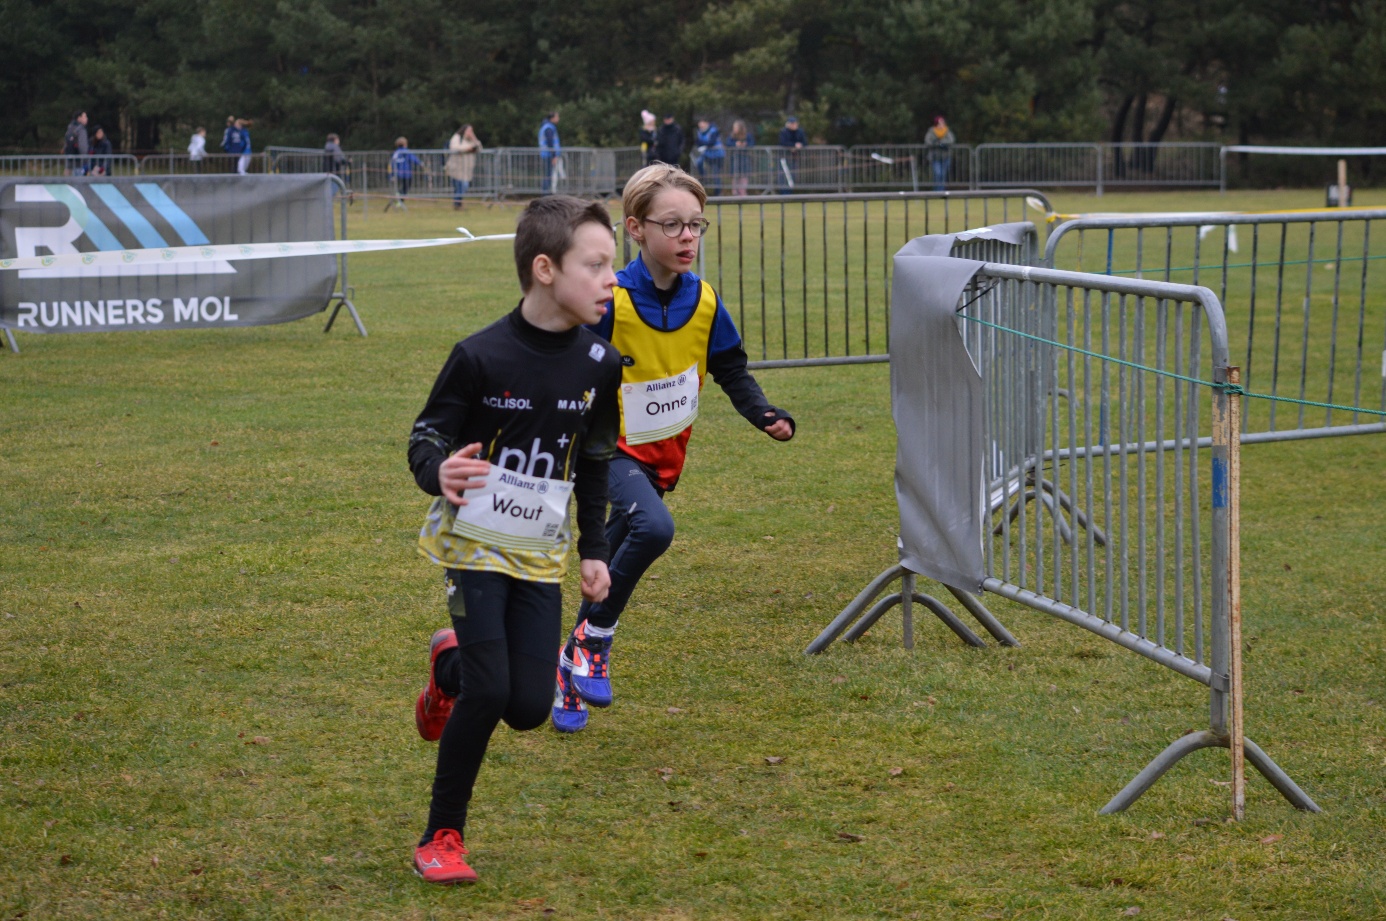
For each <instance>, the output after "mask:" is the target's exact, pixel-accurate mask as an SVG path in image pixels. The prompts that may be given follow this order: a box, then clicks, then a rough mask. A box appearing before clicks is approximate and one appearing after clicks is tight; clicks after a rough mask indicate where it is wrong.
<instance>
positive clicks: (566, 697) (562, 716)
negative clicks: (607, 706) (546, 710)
mask: <svg viewBox="0 0 1386 921" xmlns="http://www.w3.org/2000/svg"><path fill="white" fill-rule="evenodd" d="M586 727H587V705H586V704H584V703H583V702H582V698H581V697H579V696H577V694H576V693H575V692H574V691H573V682H572V675H571V673H570V672H568V671H567V670H566V669H565V668H564V667H563V663H562V662H559V663H558V682H557V684H555V686H554V689H553V728H554V729H557V730H558V731H559V732H581V731H582V730H583V729H585V728H586Z"/></svg>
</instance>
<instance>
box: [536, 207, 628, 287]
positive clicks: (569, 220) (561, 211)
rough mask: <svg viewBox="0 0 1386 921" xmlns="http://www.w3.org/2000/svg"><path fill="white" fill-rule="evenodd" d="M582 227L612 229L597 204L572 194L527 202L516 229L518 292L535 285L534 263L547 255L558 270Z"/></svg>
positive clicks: (608, 216) (608, 213) (607, 213)
mask: <svg viewBox="0 0 1386 921" xmlns="http://www.w3.org/2000/svg"><path fill="white" fill-rule="evenodd" d="M583 224H598V225H600V226H601V227H602V228H603V229H605V230H608V231H610V230H611V213H610V212H608V211H607V210H606V206H605V205H603V204H602V203H601V202H597V201H583V200H582V199H581V198H574V197H573V196H571V195H546V196H544V197H543V198H536V199H535V200H534V201H532V202H530V203H529V206H528V207H526V208H525V210H524V212H523V213H521V214H520V222H519V224H517V225H516V227H515V271H516V272H517V273H518V274H519V276H520V290H521V291H525V292H528V291H529V289H530V287H531V286H532V285H533V284H534V260H535V259H536V258H537V257H539V256H548V257H549V258H550V259H552V260H553V261H554V262H555V263H557V264H558V265H559V266H560V267H561V266H562V265H563V257H564V255H566V254H567V252H568V250H570V249H572V247H573V234H574V233H576V232H577V229H578V228H579V227H581V226H582V225H583Z"/></svg>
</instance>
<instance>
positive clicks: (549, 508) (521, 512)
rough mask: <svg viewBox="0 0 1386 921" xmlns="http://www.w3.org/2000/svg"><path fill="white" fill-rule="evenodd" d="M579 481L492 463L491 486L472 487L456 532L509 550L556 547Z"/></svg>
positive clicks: (458, 518)
mask: <svg viewBox="0 0 1386 921" xmlns="http://www.w3.org/2000/svg"><path fill="white" fill-rule="evenodd" d="M572 492H573V484H572V483H569V482H568V481H567V480H550V479H545V478H544V477H537V476H526V475H525V474H523V473H517V472H516V471H514V470H507V469H506V468H504V467H500V466H497V465H496V464H492V465H491V472H490V473H488V474H487V475H486V485H485V486H483V487H481V488H480V489H469V490H467V492H466V493H465V494H464V496H463V498H465V499H466V500H467V504H466V505H463V506H460V507H459V508H458V509H457V520H456V521H455V522H454V523H453V526H452V533H454V534H456V535H457V536H459V537H466V538H469V539H471V540H474V541H477V542H478V543H483V544H488V545H490V546H493V547H504V548H506V549H508V550H550V549H552V548H553V546H554V544H555V543H557V542H558V538H559V536H560V535H561V534H562V532H563V522H564V521H565V520H566V519H567V517H568V497H569V496H570V495H572Z"/></svg>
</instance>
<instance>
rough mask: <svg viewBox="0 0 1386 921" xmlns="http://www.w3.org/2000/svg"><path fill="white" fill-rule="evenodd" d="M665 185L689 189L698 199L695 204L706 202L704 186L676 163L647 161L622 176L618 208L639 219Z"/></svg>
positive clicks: (648, 209)
mask: <svg viewBox="0 0 1386 921" xmlns="http://www.w3.org/2000/svg"><path fill="white" fill-rule="evenodd" d="M665 189H679V190H681V191H684V192H690V193H692V195H693V197H694V198H696V199H698V207H699V208H703V207H706V206H707V190H706V189H704V188H703V184H702V183H701V182H699V181H698V180H697V179H695V178H693V177H692V176H690V175H688V174H687V173H685V172H684V171H683V170H681V169H679V168H678V167H677V166H670V165H669V164H668V163H651V164H650V165H649V166H647V167H645V168H644V169H642V170H640V171H639V172H638V173H636V174H635V175H634V176H631V177H630V178H629V179H627V180H626V189H625V192H623V193H622V194H621V211H622V213H624V214H625V216H626V217H633V218H635V219H636V220H640V221H643V220H644V219H645V218H647V217H649V215H650V208H651V207H653V205H654V200H655V196H656V195H658V194H659V193H660V192H663V191H664V190H665Z"/></svg>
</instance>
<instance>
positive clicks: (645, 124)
mask: <svg viewBox="0 0 1386 921" xmlns="http://www.w3.org/2000/svg"><path fill="white" fill-rule="evenodd" d="M654 146H655V114H654V113H653V112H651V111H650V110H649V109H641V110H640V165H641V166H642V167H643V166H649V165H650V162H651V161H652V160H653V158H654Z"/></svg>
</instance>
